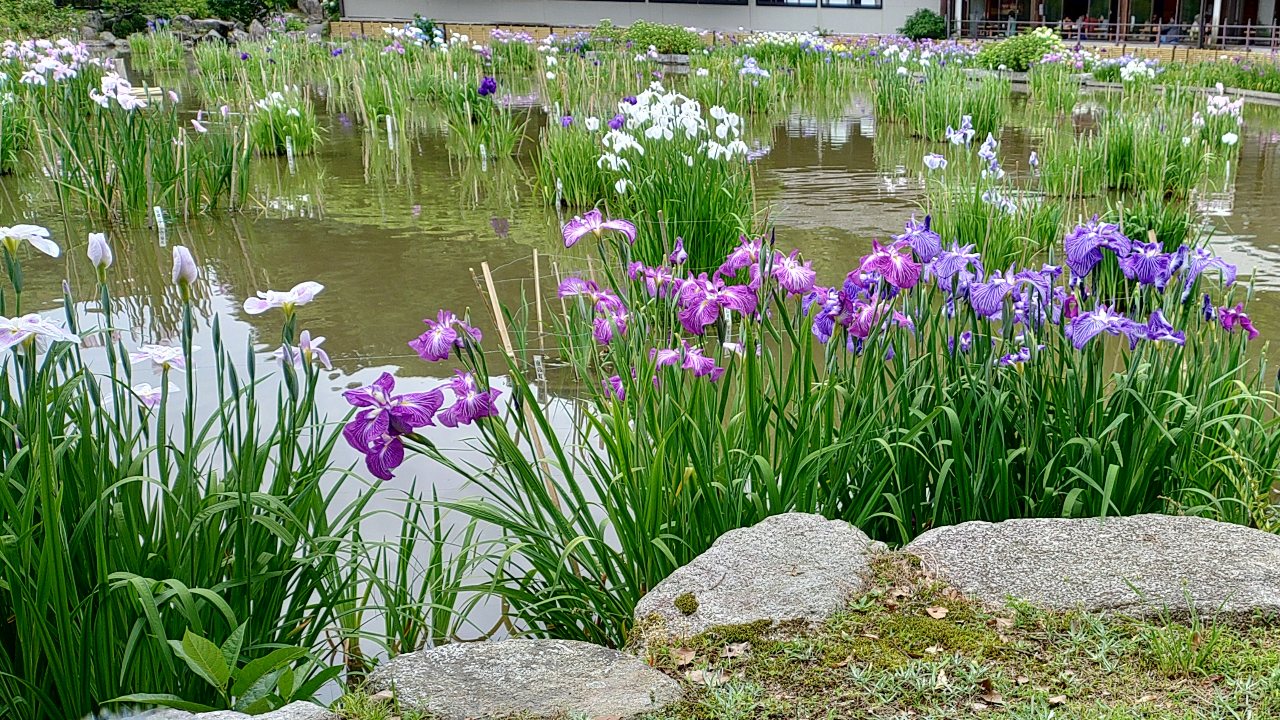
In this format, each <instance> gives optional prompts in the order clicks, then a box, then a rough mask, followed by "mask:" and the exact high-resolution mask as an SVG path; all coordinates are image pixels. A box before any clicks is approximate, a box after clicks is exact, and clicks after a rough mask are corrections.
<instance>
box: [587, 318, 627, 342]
mask: <svg viewBox="0 0 1280 720" xmlns="http://www.w3.org/2000/svg"><path fill="white" fill-rule="evenodd" d="M591 334H592V336H594V337H595V339H596V342H598V343H600V344H601V345H608V344H609V343H610V342H613V337H614V335H626V334H627V314H626V313H624V312H610V313H607V314H605V315H604V316H603V317H597V318H596V319H595V320H593V321H592V322H591Z"/></svg>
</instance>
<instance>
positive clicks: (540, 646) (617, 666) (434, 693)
mask: <svg viewBox="0 0 1280 720" xmlns="http://www.w3.org/2000/svg"><path fill="white" fill-rule="evenodd" d="M369 686H370V688H371V690H372V691H374V692H377V691H380V690H390V691H392V692H393V693H394V695H395V698H396V701H397V702H398V703H400V705H401V707H404V708H408V709H410V710H417V711H420V712H421V711H428V712H432V713H435V714H436V715H438V716H439V717H441V718H444V720H467V719H470V718H505V717H509V716H513V715H520V716H522V717H535V718H549V717H557V716H564V715H567V714H580V715H585V716H587V717H593V718H594V717H623V718H628V717H633V716H635V715H638V714H641V713H646V712H652V711H655V710H660V709H662V708H663V707H665V706H666V705H668V704H670V703H672V702H674V701H675V700H676V699H678V698H679V697H680V686H679V685H678V684H677V683H676V681H675V680H672V679H671V678H669V677H667V676H666V675H664V674H662V673H661V672H659V671H657V670H655V669H653V668H651V667H649V666H648V665H646V664H645V663H643V662H641V661H640V660H638V659H637V658H635V657H632V656H630V655H624V654H622V653H620V652H618V651H617V650H611V649H609V648H605V647H601V646H599V645H592V644H590V643H584V642H576V641H573V640H502V641H497V642H480V643H455V644H451V645H442V646H440V647H437V648H432V649H430V650H423V651H421V652H415V653H408V654H405V655H400V656H398V657H395V658H392V659H391V660H389V661H388V662H386V663H384V664H383V665H380V666H379V667H378V668H377V669H376V670H375V671H374V672H373V673H372V674H371V675H370V677H369Z"/></svg>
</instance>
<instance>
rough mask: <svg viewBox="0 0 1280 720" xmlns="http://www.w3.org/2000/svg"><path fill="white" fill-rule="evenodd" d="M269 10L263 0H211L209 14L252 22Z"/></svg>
mask: <svg viewBox="0 0 1280 720" xmlns="http://www.w3.org/2000/svg"><path fill="white" fill-rule="evenodd" d="M266 12H267V10H266V7H265V6H264V5H263V4H262V0H209V14H211V15H215V16H217V17H220V18H226V19H227V20H239V21H240V22H244V23H247V22H250V21H252V20H256V19H258V18H261V17H262V16H263V15H265V14H266Z"/></svg>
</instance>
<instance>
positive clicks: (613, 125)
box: [609, 113, 627, 130]
mask: <svg viewBox="0 0 1280 720" xmlns="http://www.w3.org/2000/svg"><path fill="white" fill-rule="evenodd" d="M626 124H627V119H626V118H625V117H623V116H622V114H621V113H619V114H617V115H614V116H613V117H612V118H609V129H610V130H621V129H622V128H623V126H624V125H626Z"/></svg>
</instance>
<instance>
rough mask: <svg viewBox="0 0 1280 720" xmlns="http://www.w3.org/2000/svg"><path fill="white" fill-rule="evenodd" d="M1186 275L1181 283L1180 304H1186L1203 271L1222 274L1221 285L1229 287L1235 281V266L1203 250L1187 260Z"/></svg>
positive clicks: (1197, 251) (1199, 250)
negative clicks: (1216, 271)
mask: <svg viewBox="0 0 1280 720" xmlns="http://www.w3.org/2000/svg"><path fill="white" fill-rule="evenodd" d="M1186 265H1187V274H1186V277H1185V278H1184V279H1183V281H1182V302H1186V301H1187V298H1189V297H1191V290H1192V288H1193V287H1194V286H1195V284H1196V279H1198V278H1199V277H1200V274H1201V273H1203V272H1204V271H1205V270H1209V269H1217V270H1220V271H1221V272H1222V284H1223V285H1231V284H1233V283H1235V281H1236V266H1235V265H1232V264H1231V263H1229V262H1227V261H1226V260H1223V259H1222V258H1220V257H1217V256H1215V255H1213V254H1212V253H1210V252H1209V251H1208V250H1206V249H1204V248H1200V249H1198V250H1196V251H1195V253H1194V254H1192V255H1191V257H1190V258H1189V259H1188V260H1187V263H1186Z"/></svg>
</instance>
